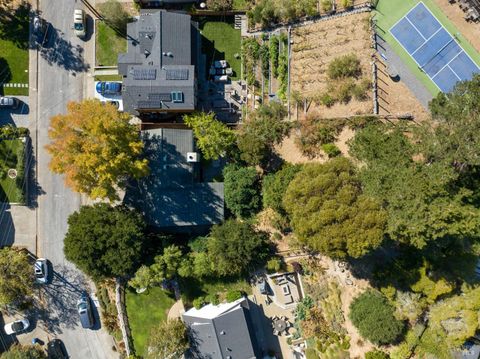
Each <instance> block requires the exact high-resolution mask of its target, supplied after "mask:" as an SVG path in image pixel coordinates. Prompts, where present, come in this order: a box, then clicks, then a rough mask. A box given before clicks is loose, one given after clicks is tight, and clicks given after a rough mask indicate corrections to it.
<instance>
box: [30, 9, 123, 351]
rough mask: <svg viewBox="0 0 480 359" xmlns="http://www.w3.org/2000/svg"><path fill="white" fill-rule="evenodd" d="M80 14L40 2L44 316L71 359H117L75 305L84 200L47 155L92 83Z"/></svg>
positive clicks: (81, 285)
mask: <svg viewBox="0 0 480 359" xmlns="http://www.w3.org/2000/svg"><path fill="white" fill-rule="evenodd" d="M75 8H83V4H81V2H80V0H78V1H75V0H61V1H58V0H40V3H39V11H40V13H41V16H42V17H43V18H44V19H46V20H47V21H48V22H49V23H50V24H51V28H50V31H51V33H50V34H49V41H48V43H47V45H46V46H45V48H43V49H42V50H41V51H39V56H38V97H37V108H36V121H37V126H36V130H37V133H36V135H37V138H36V140H37V141H36V143H37V145H36V155H37V156H36V158H37V168H36V169H37V182H38V184H37V192H38V197H37V203H38V210H37V243H38V254H39V256H42V257H45V258H47V259H49V260H50V261H51V263H52V265H53V270H54V276H53V282H52V284H50V285H48V286H46V288H45V291H44V293H43V299H44V300H45V303H46V311H45V312H44V313H40V317H41V318H40V319H41V321H42V323H44V325H45V326H46V327H47V329H48V331H49V333H50V334H51V337H57V338H59V339H61V340H62V341H63V342H64V344H65V346H66V348H67V351H68V353H69V355H70V358H73V359H75V358H78V359H109V358H118V354H117V353H115V352H114V351H113V350H112V344H113V341H112V338H111V337H110V336H109V335H108V334H107V332H106V331H105V330H104V329H103V328H100V326H99V325H97V326H96V327H95V328H94V330H86V329H83V328H82V327H81V326H80V323H79V319H78V314H77V313H76V301H77V300H78V298H79V297H80V295H81V293H82V291H84V290H88V288H89V284H88V283H87V281H86V279H85V277H84V276H83V274H82V273H81V272H80V271H79V270H77V269H76V268H75V267H74V266H73V265H72V264H71V263H69V262H68V261H67V260H66V259H65V256H64V254H63V239H64V236H65V233H66V231H67V218H68V216H69V215H70V214H71V213H72V212H74V211H75V210H77V209H78V208H79V207H80V204H81V198H80V196H79V195H78V194H76V193H73V192H72V191H71V190H70V189H68V188H67V187H66V186H65V184H64V179H63V177H62V176H58V175H56V174H53V173H52V172H51V171H50V170H49V169H48V163H49V161H50V157H49V155H48V153H47V152H46V150H45V145H46V144H48V143H49V140H48V127H49V120H50V118H51V117H52V116H54V115H56V114H59V113H65V112H66V105H67V103H68V102H69V101H78V100H81V99H82V98H83V96H84V88H85V86H86V81H87V79H88V77H87V73H88V71H89V65H88V64H87V63H86V62H85V60H84V52H85V50H84V49H85V48H88V47H89V46H90V47H91V46H92V44H91V42H92V41H93V40H92V39H90V37H91V36H92V26H91V24H92V21H91V18H90V21H89V24H90V28H89V31H88V35H87V38H86V40H85V41H83V40H81V39H79V38H77V37H76V36H75V35H74V33H73V29H72V23H73V11H74V9H75ZM32 70H33V69H31V70H30V71H32ZM42 319H43V320H42ZM97 322H98V323H99V320H98V313H97Z"/></svg>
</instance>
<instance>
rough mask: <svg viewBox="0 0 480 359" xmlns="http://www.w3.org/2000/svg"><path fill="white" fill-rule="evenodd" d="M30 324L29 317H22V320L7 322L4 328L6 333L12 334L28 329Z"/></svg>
mask: <svg viewBox="0 0 480 359" xmlns="http://www.w3.org/2000/svg"><path fill="white" fill-rule="evenodd" d="M29 326H30V322H29V321H28V319H21V320H16V321H14V322H12V323H8V324H5V326H4V327H3V329H5V333H7V334H8V335H11V334H18V333H21V332H23V331H24V330H27V329H28V327H29Z"/></svg>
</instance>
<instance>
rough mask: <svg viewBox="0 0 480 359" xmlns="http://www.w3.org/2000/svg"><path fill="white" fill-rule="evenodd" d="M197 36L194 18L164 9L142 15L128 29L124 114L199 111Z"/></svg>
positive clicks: (121, 62)
mask: <svg viewBox="0 0 480 359" xmlns="http://www.w3.org/2000/svg"><path fill="white" fill-rule="evenodd" d="M195 31H196V28H195V26H194V25H193V23H192V21H191V18H190V15H186V14H180V13H175V12H169V11H165V10H147V9H144V10H141V11H140V16H139V17H138V19H137V20H136V21H134V22H131V23H129V24H128V25H127V34H128V48H127V52H126V53H123V54H119V55H118V72H119V73H120V74H121V75H122V76H123V91H122V99H123V104H124V110H125V111H127V112H129V113H131V114H133V115H137V116H138V115H139V114H140V113H149V112H182V111H193V110H194V109H195V104H196V100H195V66H194V62H195V61H194V57H195V55H194V51H192V48H194V46H192V40H195V39H196V35H195V36H192V34H194V33H195Z"/></svg>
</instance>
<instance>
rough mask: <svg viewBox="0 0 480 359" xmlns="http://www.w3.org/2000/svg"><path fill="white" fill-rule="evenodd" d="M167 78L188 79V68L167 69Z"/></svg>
mask: <svg viewBox="0 0 480 359" xmlns="http://www.w3.org/2000/svg"><path fill="white" fill-rule="evenodd" d="M166 75H167V80H188V69H176V70H167V74H166Z"/></svg>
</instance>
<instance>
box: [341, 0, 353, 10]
mask: <svg viewBox="0 0 480 359" xmlns="http://www.w3.org/2000/svg"><path fill="white" fill-rule="evenodd" d="M341 4H342V6H343V7H344V8H350V7H352V6H353V0H342V2H341Z"/></svg>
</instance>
